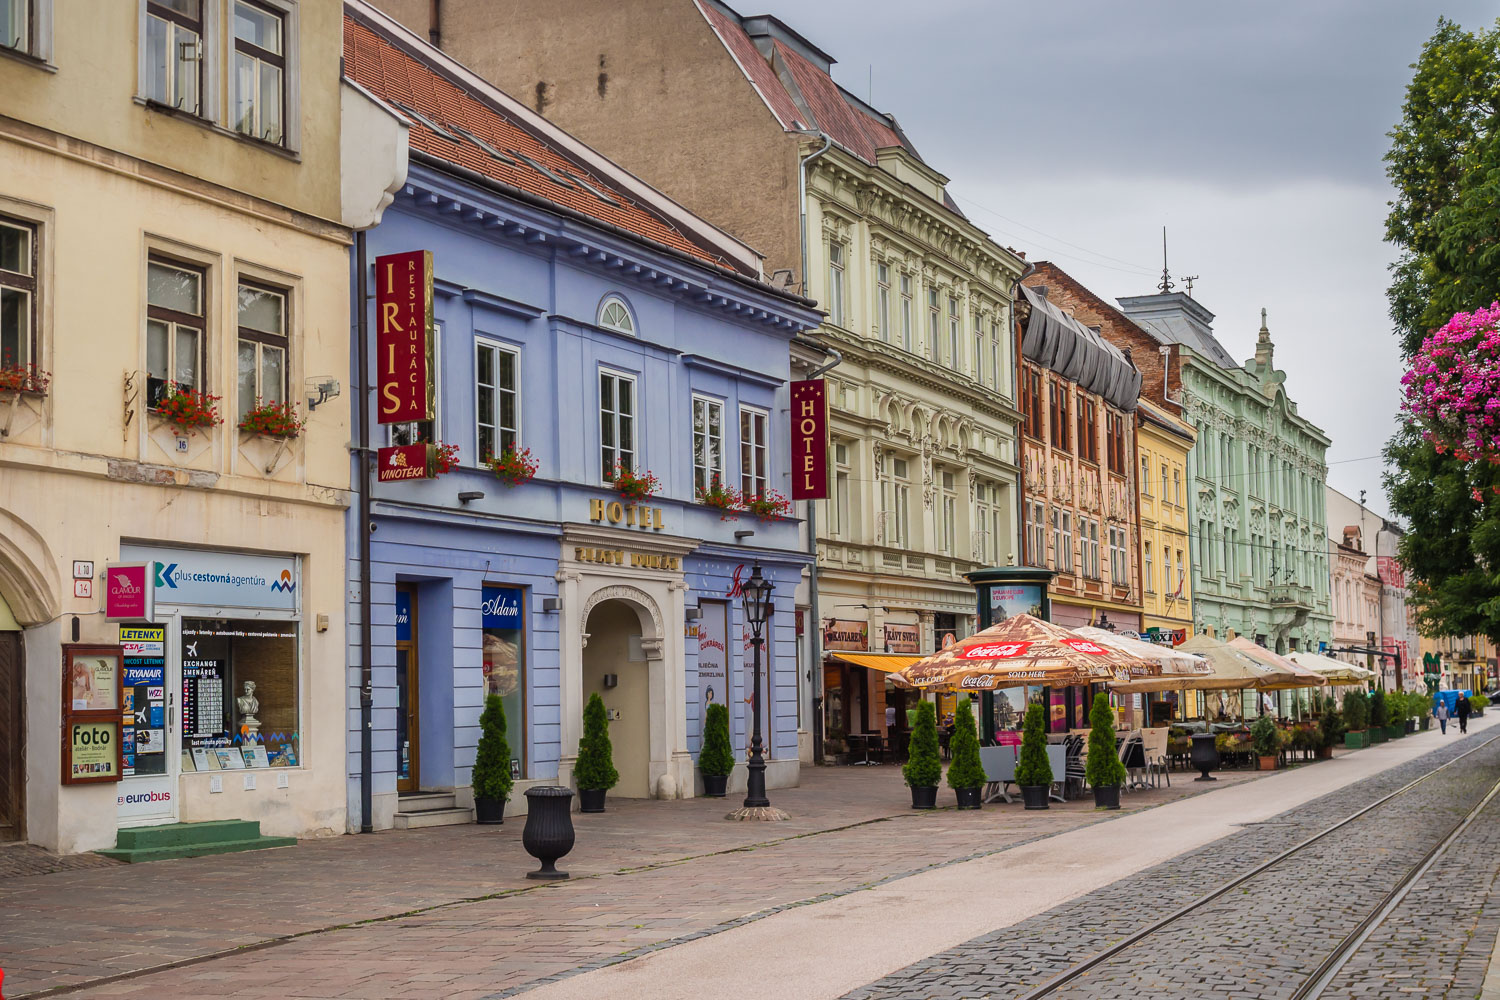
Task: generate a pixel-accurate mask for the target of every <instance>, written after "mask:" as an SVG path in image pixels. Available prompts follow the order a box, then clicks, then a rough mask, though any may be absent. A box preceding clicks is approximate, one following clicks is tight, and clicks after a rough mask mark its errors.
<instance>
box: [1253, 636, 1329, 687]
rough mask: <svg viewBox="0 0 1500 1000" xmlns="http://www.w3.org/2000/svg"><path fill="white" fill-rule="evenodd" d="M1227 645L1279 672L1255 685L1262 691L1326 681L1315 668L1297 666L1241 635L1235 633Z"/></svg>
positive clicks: (1306, 685) (1313, 684) (1318, 684)
mask: <svg viewBox="0 0 1500 1000" xmlns="http://www.w3.org/2000/svg"><path fill="white" fill-rule="evenodd" d="M1229 645H1230V646H1231V647H1233V648H1234V649H1237V650H1239V651H1240V652H1241V653H1244V654H1245V655H1246V656H1249V657H1252V658H1254V659H1256V660H1259V661H1260V662H1261V663H1264V664H1266V665H1267V666H1269V667H1272V668H1273V669H1275V670H1277V671H1279V672H1280V673H1281V676H1278V677H1267V678H1266V679H1265V680H1263V681H1261V683H1259V684H1257V685H1255V686H1256V687H1258V688H1260V689H1261V690H1262V691H1280V690H1284V689H1287V688H1305V687H1321V686H1322V685H1324V684H1327V683H1328V681H1327V680H1326V679H1325V678H1324V677H1323V675H1322V674H1320V673H1318V672H1317V671H1316V670H1309V669H1307V668H1306V667H1303V666H1299V665H1298V664H1296V663H1293V662H1292V661H1291V660H1288V659H1287V658H1286V657H1284V656H1282V655H1280V654H1279V653H1273V652H1271V651H1270V650H1269V649H1267V648H1266V647H1264V646H1257V645H1256V644H1255V643H1253V642H1251V641H1250V640H1249V639H1246V638H1245V637H1244V636H1242V635H1237V636H1235V637H1234V638H1233V639H1230V640H1229Z"/></svg>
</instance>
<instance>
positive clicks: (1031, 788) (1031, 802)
mask: <svg viewBox="0 0 1500 1000" xmlns="http://www.w3.org/2000/svg"><path fill="white" fill-rule="evenodd" d="M1049 787H1050V786H1048V785H1022V786H1021V801H1022V802H1024V803H1025V804H1026V808H1027V809H1049V808H1051V807H1050V806H1049V805H1048V804H1047V790H1048V788H1049Z"/></svg>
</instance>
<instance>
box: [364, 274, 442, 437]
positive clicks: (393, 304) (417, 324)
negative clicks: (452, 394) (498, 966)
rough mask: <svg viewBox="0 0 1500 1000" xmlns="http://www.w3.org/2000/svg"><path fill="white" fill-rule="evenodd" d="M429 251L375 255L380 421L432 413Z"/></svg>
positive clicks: (426, 416)
mask: <svg viewBox="0 0 1500 1000" xmlns="http://www.w3.org/2000/svg"><path fill="white" fill-rule="evenodd" d="M433 367H434V366H433V344H432V253H431V252H430V251H427V250H412V251H410V252H409V253H393V254H386V255H385V256H383V257H376V258H375V368H376V372H377V380H376V389H377V392H376V399H377V400H378V404H377V405H378V412H379V414H380V423H382V424H402V423H409V422H411V421H414V420H431V419H432V418H433V412H432V409H433V380H434V372H433Z"/></svg>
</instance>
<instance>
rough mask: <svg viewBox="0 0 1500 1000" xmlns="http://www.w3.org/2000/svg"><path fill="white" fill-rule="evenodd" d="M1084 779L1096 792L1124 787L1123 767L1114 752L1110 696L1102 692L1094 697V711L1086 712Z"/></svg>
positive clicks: (1113, 719) (1113, 716)
mask: <svg viewBox="0 0 1500 1000" xmlns="http://www.w3.org/2000/svg"><path fill="white" fill-rule="evenodd" d="M1084 777H1085V778H1087V779H1088V782H1089V784H1091V785H1093V786H1094V787H1095V788H1108V787H1109V786H1111V785H1123V784H1124V783H1125V765H1124V764H1123V763H1121V761H1120V755H1119V753H1118V752H1117V751H1116V750H1115V713H1114V712H1113V711H1111V710H1110V707H1109V695H1107V694H1105V693H1104V692H1102V691H1101V692H1099V693H1098V694H1096V695H1094V707H1093V708H1092V709H1090V710H1089V759H1088V763H1087V764H1085V765H1084Z"/></svg>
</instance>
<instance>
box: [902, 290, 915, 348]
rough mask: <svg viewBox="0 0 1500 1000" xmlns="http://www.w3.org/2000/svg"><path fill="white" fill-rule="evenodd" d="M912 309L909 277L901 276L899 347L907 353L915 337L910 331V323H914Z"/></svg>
mask: <svg viewBox="0 0 1500 1000" xmlns="http://www.w3.org/2000/svg"><path fill="white" fill-rule="evenodd" d="M914 308H915V307H914V306H913V305H912V296H911V275H909V274H903V275H902V276H901V347H902V348H903V349H904V350H907V351H910V350H911V349H912V337H913V336H914V335H915V334H914V333H913V331H912V323H913V322H915V320H913V318H912V312H913V309H914Z"/></svg>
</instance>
